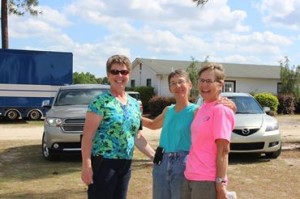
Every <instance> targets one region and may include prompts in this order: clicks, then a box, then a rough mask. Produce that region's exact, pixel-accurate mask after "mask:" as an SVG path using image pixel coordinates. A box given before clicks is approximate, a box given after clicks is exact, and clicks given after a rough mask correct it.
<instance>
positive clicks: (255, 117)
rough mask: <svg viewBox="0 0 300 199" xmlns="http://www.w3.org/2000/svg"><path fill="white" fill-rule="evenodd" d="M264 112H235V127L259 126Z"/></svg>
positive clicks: (263, 117)
mask: <svg viewBox="0 0 300 199" xmlns="http://www.w3.org/2000/svg"><path fill="white" fill-rule="evenodd" d="M265 116H266V115H265V114H236V115H235V128H245V127H248V128H260V127H261V126H262V124H263V122H264V120H265V119H266V118H265Z"/></svg>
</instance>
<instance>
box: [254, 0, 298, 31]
mask: <svg viewBox="0 0 300 199" xmlns="http://www.w3.org/2000/svg"><path fill="white" fill-rule="evenodd" d="M260 9H261V11H262V13H263V15H264V16H263V21H264V22H265V23H266V24H267V25H272V26H275V27H276V26H278V27H285V28H289V29H295V30H299V29H300V21H299V20H298V19H299V18H300V1H298V0H284V1H282V0H272V1H270V0H263V1H262V3H261V5H260Z"/></svg>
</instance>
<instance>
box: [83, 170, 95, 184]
mask: <svg viewBox="0 0 300 199" xmlns="http://www.w3.org/2000/svg"><path fill="white" fill-rule="evenodd" d="M81 180H82V181H83V182H84V183H85V184H86V185H90V184H93V169H92V167H85V168H82V171H81Z"/></svg>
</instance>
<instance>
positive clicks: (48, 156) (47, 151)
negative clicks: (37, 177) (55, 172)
mask: <svg viewBox="0 0 300 199" xmlns="http://www.w3.org/2000/svg"><path fill="white" fill-rule="evenodd" d="M42 154H43V157H44V158H45V159H46V160H49V161H56V160H58V159H59V156H58V155H57V154H53V152H52V151H51V150H50V149H49V148H48V147H47V144H46V137H45V132H44V133H43V138H42Z"/></svg>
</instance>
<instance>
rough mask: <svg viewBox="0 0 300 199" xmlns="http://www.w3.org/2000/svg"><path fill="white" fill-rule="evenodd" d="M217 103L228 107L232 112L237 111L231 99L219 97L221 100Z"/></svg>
mask: <svg viewBox="0 0 300 199" xmlns="http://www.w3.org/2000/svg"><path fill="white" fill-rule="evenodd" d="M218 103H220V104H223V105H224V106H227V107H229V108H230V109H231V110H232V111H233V112H236V111H237V108H236V105H235V103H234V102H233V101H232V100H231V99H228V98H227V97H221V99H219V100H218Z"/></svg>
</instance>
